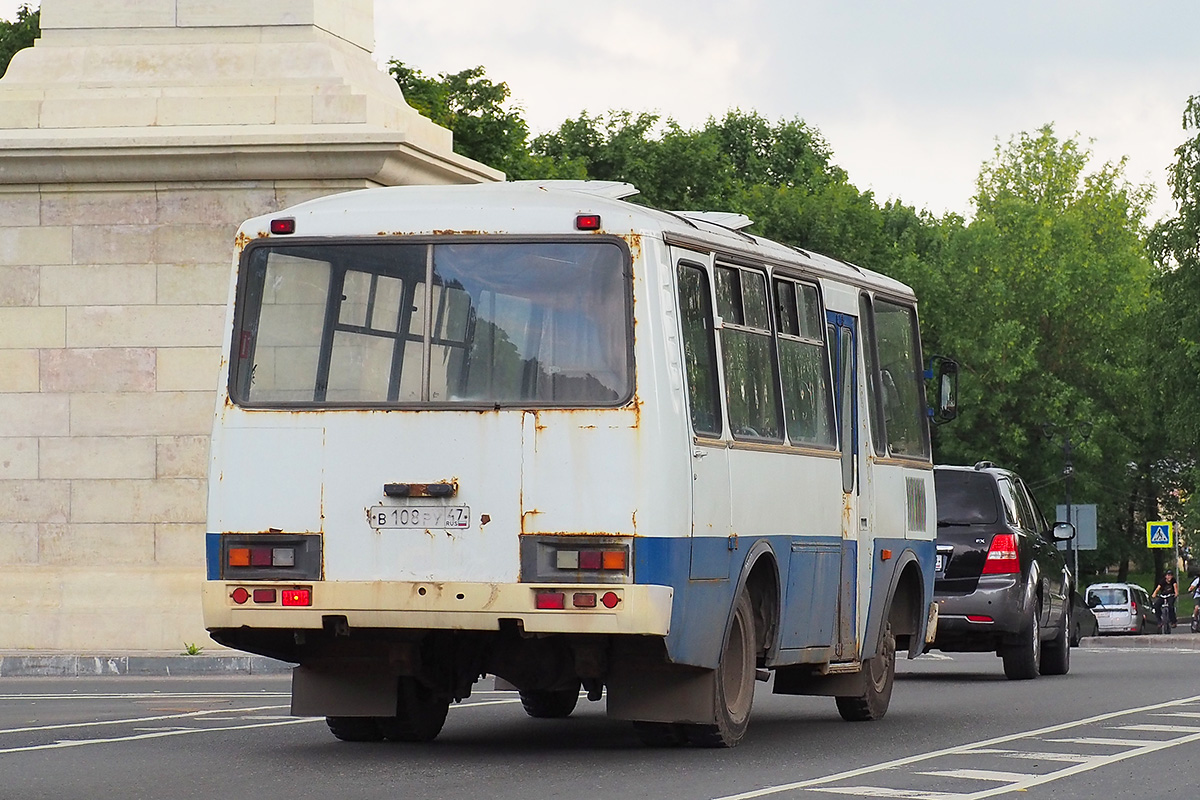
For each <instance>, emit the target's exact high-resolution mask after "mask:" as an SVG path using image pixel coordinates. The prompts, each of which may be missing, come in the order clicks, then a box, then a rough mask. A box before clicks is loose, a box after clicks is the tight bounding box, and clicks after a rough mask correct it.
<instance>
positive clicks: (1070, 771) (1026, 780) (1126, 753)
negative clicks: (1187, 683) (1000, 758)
mask: <svg viewBox="0 0 1200 800" xmlns="http://www.w3.org/2000/svg"><path fill="white" fill-rule="evenodd" d="M1198 701H1200V695H1197V696H1195V697H1188V698H1184V699H1181V700H1170V701H1167V702H1164V703H1155V704H1153V705H1149V706H1140V707H1138V708H1128V709H1123V710H1121V711H1111V712H1108V713H1106V714H1097V715H1096V716H1093V717H1085V718H1084V719H1078V720H1073V721H1071V722H1062V723H1059V724H1057V725H1050V726H1047V727H1044V728H1037V729H1034V730H1028V731H1021V732H1019V733H1012V734H1008V735H1005V736H997V737H995V738H992V739H985V740H982V741H979V742H972V743H970V744H965V745H957V746H954V747H946V748H942V749H940V750H933V751H930V752H928V753H919V754H917V755H912V756H905V757H904V758H897V759H893V760H891V761H885V762H881V763H879V764H873V765H870V766H866V767H859V768H857V769H852V770H847V771H845V772H838V773H835V774H833V775H824V776H821V777H818V778H809V779H807V780H802V781H793V782H790V783H781V784H777V785H775V786H765V787H762V788H760V789H752V790H750V791H747V792H740V793H738V794H731V795H722V796H721V797H717V798H713V800H750V799H751V798H756V797H767V796H770V795H774V794H783V793H784V792H794V791H796V790H799V789H812V790H815V791H823V792H835V793H839V794H860V793H865V792H867V791H868V788H867V787H848V788H847V787H834V786H829V785H828V784H831V783H835V782H837V781H845V780H850V779H852V778H858V777H861V776H863V775H872V774H876V773H880V772H885V771H888V770H895V769H898V768H900V767H907V766H909V765H911V764H919V763H921V762H923V761H930V760H932V759H935V758H941V757H943V756H953V755H971V754H974V753H976V752H978V751H980V750H983V749H984V748H989V749H990V748H993V747H995V746H996V745H1001V744H1007V743H1009V742H1015V741H1019V740H1022V739H1035V738H1046V737H1048V736H1049V735H1050V734H1055V733H1060V732H1063V731H1069V730H1071V729H1072V728H1079V727H1082V726H1084V725H1094V724H1096V723H1101V722H1107V721H1109V720H1114V719H1120V718H1121V717H1128V716H1131V715H1133V714H1143V713H1150V712H1154V711H1160V710H1162V709H1171V708H1178V707H1180V706H1185V705H1190V704H1194V703H1196V702H1198ZM1049 741H1065V742H1076V741H1078V742H1081V743H1090V742H1094V743H1096V744H1111V745H1116V746H1121V747H1126V748H1129V749H1126V750H1123V751H1121V752H1118V753H1113V754H1111V755H1106V756H1094V757H1090V758H1089V759H1088V760H1087V761H1086V762H1082V763H1077V764H1072V765H1071V766H1068V767H1065V768H1063V769H1061V770H1057V771H1055V772H1049V773H1045V774H1040V775H1028V776H1025V777H1023V778H1022V779H1021V780H1020V782H1017V783H1010V784H1006V785H1003V786H1000V787H997V788H994V789H985V790H983V791H979V792H973V793H971V794H965V795H957V796H958V797H962V798H964V799H966V800H982V798H986V797H992V796H993V795H997V794H1004V793H1006V792H1012V791H1023V790H1026V789H1029V788H1031V787H1034V786H1040V785H1042V784H1045V783H1050V782H1051V781H1055V780H1060V779H1062V778H1065V777H1069V776H1070V775H1074V774H1077V773H1080V772H1087V771H1088V770H1092V769H1096V768H1097V767H1101V766H1104V765H1106V764H1111V763H1114V762H1117V761H1123V760H1125V759H1127V758H1132V757H1134V756H1140V755H1145V754H1147V753H1152V752H1155V751H1157V750H1164V749H1166V748H1168V747H1176V746H1178V745H1182V744H1187V743H1189V742H1193V741H1200V733H1197V734H1191V735H1187V736H1182V737H1178V738H1175V739H1171V740H1169V741H1161V742H1156V741H1150V742H1146V741H1133V740H1117V739H1098V740H1088V739H1079V740H1076V739H1049ZM843 789H846V791H843ZM859 790H861V791H859ZM869 791H870V792H871V793H873V794H874V796H878V797H883V796H889V797H899V796H904V797H930V798H938V797H943V798H944V797H955V796H956V795H952V794H947V793H937V792H925V791H915V790H896V791H904V792H909V791H915V793H913V794H904V795H892V794H888V795H885V794H883V793H882V792H884V791H885V789H884V788H883V787H869ZM886 791H892V790H890V789H889V790H886Z"/></svg>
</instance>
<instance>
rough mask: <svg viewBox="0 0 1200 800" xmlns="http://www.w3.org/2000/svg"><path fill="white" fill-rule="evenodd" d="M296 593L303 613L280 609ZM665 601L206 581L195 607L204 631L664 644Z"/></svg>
mask: <svg viewBox="0 0 1200 800" xmlns="http://www.w3.org/2000/svg"><path fill="white" fill-rule="evenodd" d="M271 589H274V590H275V591H274V592H273V593H272V592H269V591H263V590H271ZM297 589H300V590H302V589H308V590H310V592H309V598H310V605H301V606H296V605H283V597H284V593H285V591H287V592H292V591H294V590H297ZM239 590H242V591H239ZM256 591H257V592H258V594H256ZM543 593H561V594H562V598H561V599H562V605H563V607H562V608H546V607H545V605H546V604H547V603H546V602H545V599H544V600H543V604H542V605H543V607H542V608H538V602H537V597H538V595H539V594H543ZM588 595H590V597H588ZM673 595H674V590H673V589H672V587H670V586H656V585H643V584H595V585H592V584H586V585H583V584H577V585H567V586H551V585H546V584H529V583H465V582H462V583H453V582H433V581H313V582H299V583H286V584H285V583H268V582H258V581H206V582H205V583H204V586H203V588H202V591H201V600H202V605H203V610H204V627H205V628H207V629H209V630H217V629H222V628H225V629H228V628H243V627H244V628H267V629H291V630H305V629H308V630H319V629H321V628H324V627H325V626H326V618H328V617H334V618H338V617H341V618H344V619H345V621H346V624H347V625H349V626H350V627H352V628H385V629H386V628H391V629H397V630H477V631H492V630H498V629H499V628H500V625H501V621H504V620H517V621H519V623H520V625H521V628H522V629H523V630H524V631H526V632H527V633H591V634H632V635H647V636H666V635H667V634H668V633H670V627H671V604H672V600H673ZM290 596H291V597H294V596H295V595H290ZM301 596H302V595H301ZM606 596H607V597H606ZM268 598H271V599H268ZM554 599H557V598H554ZM606 599H607V601H608V603H611V604H612V607H611V608H609V607H607V605H608V603H606V602H605V600H606ZM239 600H241V602H238V601H239ZM550 604H551V605H553V599H552V600H551V602H550ZM580 604H583V605H582V606H581V605H580Z"/></svg>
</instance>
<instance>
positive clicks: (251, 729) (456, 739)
mask: <svg viewBox="0 0 1200 800" xmlns="http://www.w3.org/2000/svg"><path fill="white" fill-rule="evenodd" d="M1072 656H1073V663H1072V669H1071V674H1069V675H1067V676H1065V677H1061V678H1045V677H1043V678H1039V679H1037V680H1034V681H1027V682H1013V681H1007V680H1005V679H1004V676H1003V671H1002V668H1001V664H1000V660H999V659H997V658H996V657H994V656H990V655H975V654H971V655H955V656H953V657H948V656H939V655H933V656H924V657H922V658H920V659H917V660H915V661H908V662H901V664H900V667H899V673H898V676H897V682H896V688H895V693H894V695H893V698H892V705H891V709H890V710H889V712H888V715H887V717H886V718H885V719H883V720H881V721H879V722H875V723H855V724H851V723H846V722H843V721H842V720H841V718H840V717H838V714H837V711H836V710H835V708H834V704H833V701H832V699H827V698H803V697H801V698H797V697H781V696H775V695H772V694H770V693H769V687H768V686H767V685H764V684H759V690H758V694H757V695H756V697H755V704H754V713H753V716H752V719H751V723H750V731H749V733H748V734H747V738H746V740H745V741H744V742H743V743H742V745H741V746H740V747H738V748H735V749H733V750H704V749H695V748H682V749H668V750H655V749H648V748H645V747H642V746H641V745H640V744H639V743H638V741H637V739H636V738H635V737H634V735H633V733H632V731H631V729H630V727H629V725H628V724H627V723H622V722H617V721H611V720H608V719H607V718H606V717H605V716H604V714H603V703H588V702H586V701H584V700H581V702H580V707H579V709H578V710H577V711H576V714H575V715H574V716H573V717H572V718H571V719H568V720H533V719H529V718H527V717H526V716H525V715H524V713H523V712H522V710H521V706H520V703H519V701H518V700H517V699H516V697H515V696H514V695H512V694H510V693H497V692H477V693H476V694H475V695H474V696H473V697H471V698H470V700H469V701H468V702H467V703H465V704H463V705H460V706H454V707H452V709H451V711H450V716H449V718H448V720H447V723H446V727H445V729H444V730H443V732H442V735H441V736H440V737H439V738H438V740H437V741H436V742H434V743H432V744H427V745H396V744H387V743H380V744H347V743H342V742H338V741H336V740H335V739H333V738H332V737H331V736H330V734H329V732H328V731H327V730H326V727H325V725H324V722H323V721H322V720H310V719H296V718H292V717H288V716H287V710H288V708H287V706H288V697H287V692H288V681H287V678H286V677H282V676H258V677H207V678H203V677H202V678H187V677H178V678H154V679H146V678H128V677H123V678H122V677H114V678H100V679H79V678H54V679H46V678H4V679H0V800H37V799H39V798H54V800H74V799H75V798H79V799H80V800H82V799H83V798H88V799H89V800H92V799H93V798H98V797H104V798H121V799H122V800H135V799H136V798H171V799H172V800H176V799H178V800H186V799H187V798H205V799H206V800H211V798H251V799H253V800H275V798H279V800H305V799H306V798H337V800H353V799H354V798H389V799H394V798H422V800H438V799H439V798H470V800H476V799H477V798H478V799H482V798H486V800H503V799H507V798H512V799H513V800H516V799H517V798H521V799H522V800H525V799H526V798H538V799H539V800H540V799H541V798H559V797H561V798H599V797H604V798H629V797H635V798H696V799H698V800H715V799H716V798H721V799H722V800H732V799H733V798H739V800H742V799H744V800H749V798H757V797H767V798H806V799H808V800H819V798H834V797H841V798H845V797H854V796H866V797H908V798H917V797H928V798H939V799H940V800H950V798H983V797H992V796H1005V795H1007V796H1011V797H1021V798H1026V799H1028V800H1031V799H1032V798H1054V800H1075V799H1076V798H1078V799H1080V800H1083V799H1084V798H1088V799H1090V798H1096V797H1124V796H1147V795H1153V796H1155V797H1156V798H1169V797H1181V798H1192V797H1194V796H1195V787H1196V786H1197V777H1196V776H1197V775H1198V774H1200V770H1198V769H1197V766H1196V764H1195V759H1196V758H1197V755H1198V753H1200V748H1198V747H1197V744H1196V743H1197V742H1198V741H1200V680H1197V676H1198V675H1200V650H1180V649H1170V650H1168V649H1165V648H1163V649H1159V648H1155V647H1149V648H1147V647H1140V648H1135V647H1128V648H1123V647H1108V648H1096V649H1091V648H1084V649H1076V650H1074V651H1073V652H1072Z"/></svg>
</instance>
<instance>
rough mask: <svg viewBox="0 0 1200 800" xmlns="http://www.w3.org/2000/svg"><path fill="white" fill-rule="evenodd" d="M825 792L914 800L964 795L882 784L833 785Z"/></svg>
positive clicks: (952, 798)
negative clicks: (890, 786)
mask: <svg viewBox="0 0 1200 800" xmlns="http://www.w3.org/2000/svg"><path fill="white" fill-rule="evenodd" d="M821 791H823V792H833V793H835V794H852V795H856V796H858V797H907V798H913V800H959V798H961V797H964V795H961V794H955V793H954V792H927V791H925V790H924V789H888V788H886V787H882V786H832V787H826V788H824V789H822V790H821Z"/></svg>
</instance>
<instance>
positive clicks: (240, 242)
mask: <svg viewBox="0 0 1200 800" xmlns="http://www.w3.org/2000/svg"><path fill="white" fill-rule="evenodd" d="M251 241H253V240H252V239H251V238H250V237H249V236H247V235H246V234H245V233H243V232H242V231H238V235H237V237H236V238H235V239H234V240H233V247H234V249H235V250H237V253H238V255H241V253H242V251H243V250H245V249H246V245H248V244H250V242H251Z"/></svg>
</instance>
